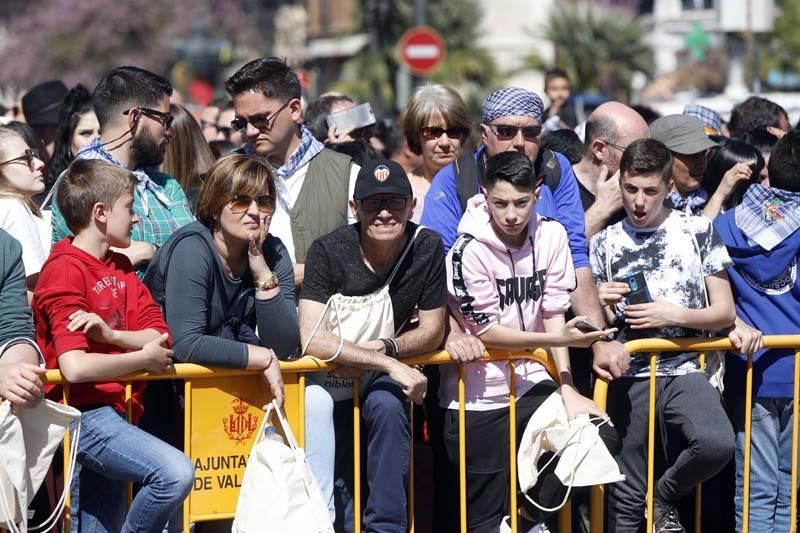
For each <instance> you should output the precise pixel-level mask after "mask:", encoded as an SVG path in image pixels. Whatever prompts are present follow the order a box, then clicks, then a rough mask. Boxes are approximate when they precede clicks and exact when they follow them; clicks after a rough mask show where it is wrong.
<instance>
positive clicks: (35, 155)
mask: <svg viewBox="0 0 800 533" xmlns="http://www.w3.org/2000/svg"><path fill="white" fill-rule="evenodd" d="M34 159H39V160H41V159H42V158H41V157H40V155H39V151H38V150H35V149H33V148H26V149H25V153H24V154H23V155H21V156H19V157H15V158H14V159H9V160H8V161H3V162H2V163H0V167H1V166H3V165H8V164H9V163H16V162H17V161H24V162H25V164H26V165H28V168H29V169H31V170H33V160H34Z"/></svg>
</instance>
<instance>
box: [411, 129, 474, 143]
mask: <svg viewBox="0 0 800 533" xmlns="http://www.w3.org/2000/svg"><path fill="white" fill-rule="evenodd" d="M443 133H445V134H447V137H448V138H449V139H453V140H456V139H464V138H465V137H466V136H467V134H468V133H469V130H467V128H458V127H452V128H437V127H432V126H426V127H424V128H422V136H423V137H424V138H425V139H429V140H430V139H438V138H439V137H441V136H442V134H443Z"/></svg>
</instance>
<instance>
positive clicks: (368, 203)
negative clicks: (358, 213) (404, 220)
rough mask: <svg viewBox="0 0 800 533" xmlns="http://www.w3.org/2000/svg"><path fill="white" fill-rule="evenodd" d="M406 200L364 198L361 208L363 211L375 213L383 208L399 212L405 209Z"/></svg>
mask: <svg viewBox="0 0 800 533" xmlns="http://www.w3.org/2000/svg"><path fill="white" fill-rule="evenodd" d="M408 200H409V199H408V198H400V197H395V198H365V199H364V200H361V207H362V208H364V211H370V212H376V211H383V209H384V207H385V208H386V209H388V210H389V211H399V210H401V209H405V208H406V205H407V204H408Z"/></svg>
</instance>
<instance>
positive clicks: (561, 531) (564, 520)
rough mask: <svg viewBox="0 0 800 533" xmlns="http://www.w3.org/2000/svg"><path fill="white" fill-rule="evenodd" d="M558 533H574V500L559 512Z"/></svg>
mask: <svg viewBox="0 0 800 533" xmlns="http://www.w3.org/2000/svg"><path fill="white" fill-rule="evenodd" d="M591 531H594V530H593V529H592V530H591ZM558 533H572V500H569V501H568V502H567V503H565V504H564V507H562V508H561V510H560V511H558Z"/></svg>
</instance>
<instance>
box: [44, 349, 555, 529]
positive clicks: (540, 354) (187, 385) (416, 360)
mask: <svg viewBox="0 0 800 533" xmlns="http://www.w3.org/2000/svg"><path fill="white" fill-rule="evenodd" d="M520 359H531V360H535V361H537V362H539V363H542V364H543V365H544V366H545V368H546V369H547V371H548V373H549V374H550V375H551V376H554V379H556V378H555V376H558V372H557V370H556V367H555V363H554V361H553V360H552V358H551V357H550V356H549V354H548V353H547V352H546V351H544V350H541V349H538V350H535V351H526V352H524V353H520V352H509V351H492V352H491V353H485V354H484V357H483V359H481V362H489V361H508V364H509V366H510V367H511V383H510V394H509V406H510V409H509V444H510V446H509V452H510V453H509V460H510V473H511V475H510V494H509V495H510V506H509V509H510V513H509V514H510V516H511V529H512V531H514V532H516V531H517V513H516V509H517V464H516V455H517V454H516V448H517V446H516V442H517V431H516V412H515V408H514V406H515V402H516V384H515V379H514V376H515V373H514V361H516V360H520ZM403 362H404V363H406V364H408V365H439V364H453V360H452V359H451V358H450V356H449V354H448V353H447V352H445V351H440V352H433V353H430V354H425V355H421V356H417V357H411V358H407V359H403ZM280 365H281V371H282V374H283V376H284V381H285V384H286V387H285V390H286V400H285V403H286V405H287V410H288V405H290V404H291V405H292V406H293V408H294V410H295V411H296V415H297V416H296V417H292V416H291V415H290V414H289V413H288V412H287V417H288V418H289V421H290V424H291V425H292V427H293V428H294V431H295V434H296V435H297V440H298V442H299V444H300V446H304V443H305V434H304V433H305V431H304V428H305V411H304V395H305V374H306V373H308V372H317V371H320V370H332V369H334V368H335V365H330V364H324V363H320V362H317V361H315V360H312V359H310V358H303V359H299V360H297V361H283V362H281V363H280ZM259 374H260V371H259V370H247V369H228V368H209V367H205V366H201V365H195V364H190V363H184V364H176V365H175V366H174V367H173V368H172V369H171V370H170V371H167V372H163V373H158V374H155V373H149V372H138V373H134V374H129V375H126V376H122V377H120V378H117V379H114V380H109V381H115V382H124V383H125V400H126V404H127V407H128V420H129V421H130V419H131V395H132V383H133V382H135V381H160V380H173V379H181V380H184V395H185V406H184V409H185V413H186V415H185V417H184V419H185V420H184V452H185V453H186V454H187V455H189V456H190V457H191V448H192V438H191V437H192V435H191V422H192V420H191V413H192V405H193V384H194V383H195V382H200V383H202V382H203V381H204V380H210V379H216V378H233V377H243V376H257V375H259ZM46 381H47V383H48V384H63V390H64V401H65V402H67V403H68V401H69V383H68V382H66V380H64V379H63V377H62V376H61V373H60V372H59V371H58V370H49V371H48V372H47V375H46ZM358 387H359V382H358V380H354V390H353V441H354V446H353V449H354V457H353V462H354V476H353V478H354V479H353V481H354V494H353V506H354V509H353V514H354V531H360V530H361V490H360V487H361V483H360V479H361V450H360V444H361V435H360V405H359V388H358ZM458 397H459V412H458V420H459V507H460V517H461V531H462V532H463V533H466V531H467V520H466V517H467V499H466V427H465V417H466V411H465V408H464V406H465V403H464V402H465V385H464V366H463V365H461V366H460V367H459V380H458ZM410 423H411V431H412V442H413V428H414V424H413V409H412V411H411V420H410ZM64 441H65V448H66V449H68V447H69V433H67V434H66V436H65V439H64ZM67 460H68V458H67V456H66V454H65V471H66V461H67ZM410 464H411V468H410V477H409V489H408V490H409V498H408V509H409V531H410V532H412V533H413V532H414V489H413V487H414V474H413V472H414V458H413V446H412V456H411V463H410ZM193 492H194V491H193ZM130 497H131V486H130V484H129V485H128V498H129V502H130ZM191 498H192V494H190V495H189V497H188V498H187V499H186V501H185V502H184V506H183V509H184V513H183V527H184V531H185V532H188V531H189V523H190V522H199V521H209V520H222V519H230V518H233V516H234V513H233V512H226V513H210V514H190V510H191V506H190V501H191ZM234 510H235V509H234ZM65 521H66V522H67V525H68V524H69V495H67V508H66V511H65ZM558 523H559V531H560V532H561V533H570V531H571V507H570V504H569V503H567V505H565V506H564V508H562V510H561V512H560V513H559V517H558ZM67 527H68V526H67Z"/></svg>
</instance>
